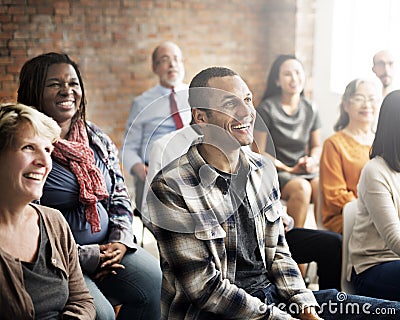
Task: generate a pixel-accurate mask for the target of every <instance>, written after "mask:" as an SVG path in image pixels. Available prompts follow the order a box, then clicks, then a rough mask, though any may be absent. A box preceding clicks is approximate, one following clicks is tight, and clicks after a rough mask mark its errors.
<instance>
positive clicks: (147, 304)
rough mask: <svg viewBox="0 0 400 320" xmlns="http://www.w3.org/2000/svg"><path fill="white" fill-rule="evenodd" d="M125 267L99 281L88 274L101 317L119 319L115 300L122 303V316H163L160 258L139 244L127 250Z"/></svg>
mask: <svg viewBox="0 0 400 320" xmlns="http://www.w3.org/2000/svg"><path fill="white" fill-rule="evenodd" d="M121 264H123V265H124V266H125V269H124V270H118V271H117V274H116V275H110V276H109V277H107V278H105V279H103V280H101V281H96V280H92V279H91V278H89V277H88V276H87V275H85V276H84V277H85V282H86V284H87V286H88V288H89V291H90V294H91V295H92V296H93V298H94V304H95V307H96V319H97V320H109V319H115V314H114V310H113V308H112V305H111V303H110V301H108V299H107V298H106V297H108V298H109V299H110V300H112V301H117V302H118V304H122V307H121V309H120V311H119V314H118V319H149V320H151V319H154V320H159V319H160V318H161V308H160V296H161V269H160V266H159V261H158V260H157V259H156V258H155V257H154V256H153V255H152V254H150V253H149V252H147V251H146V250H144V249H143V248H141V247H138V249H137V251H135V252H127V253H126V254H125V256H124V258H123V259H122V261H121Z"/></svg>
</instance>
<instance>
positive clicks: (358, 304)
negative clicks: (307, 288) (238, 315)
mask: <svg viewBox="0 0 400 320" xmlns="http://www.w3.org/2000/svg"><path fill="white" fill-rule="evenodd" d="M260 291H261V290H259V291H258V292H257V293H256V294H254V296H256V297H258V298H260V296H259V294H260ZM262 291H263V294H264V297H265V303H266V304H268V305H271V304H274V305H275V306H277V307H279V309H281V310H285V311H286V312H288V313H290V314H292V315H293V316H296V314H298V313H299V312H301V310H300V308H299V307H298V306H297V305H295V304H286V303H285V302H284V301H282V300H281V299H280V297H279V295H278V291H277V288H276V287H275V286H274V285H272V284H270V285H268V286H267V287H266V288H264V289H262ZM313 294H314V296H315V299H316V300H317V302H318V304H319V306H320V308H319V309H317V311H318V314H319V316H320V317H321V318H323V319H325V320H329V319H332V320H336V319H338V320H347V319H349V320H350V319H352V320H353V319H400V303H399V302H396V301H389V300H382V299H376V298H368V297H364V296H357V295H347V294H346V293H344V292H339V291H337V290H336V289H326V290H320V291H314V292H313Z"/></svg>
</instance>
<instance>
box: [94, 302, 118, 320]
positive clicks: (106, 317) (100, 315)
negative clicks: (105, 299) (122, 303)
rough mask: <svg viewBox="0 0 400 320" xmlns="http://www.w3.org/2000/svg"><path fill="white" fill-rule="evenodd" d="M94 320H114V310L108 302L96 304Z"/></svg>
mask: <svg viewBox="0 0 400 320" xmlns="http://www.w3.org/2000/svg"><path fill="white" fill-rule="evenodd" d="M95 307H96V320H114V319H115V311H114V308H113V307H112V305H111V304H110V303H104V304H96V305H95Z"/></svg>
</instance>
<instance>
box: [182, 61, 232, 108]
mask: <svg viewBox="0 0 400 320" xmlns="http://www.w3.org/2000/svg"><path fill="white" fill-rule="evenodd" d="M233 76H238V73H236V72H235V71H233V70H231V69H229V68H225V67H210V68H207V69H204V70H202V71H200V72H199V73H198V74H196V75H195V76H194V78H193V79H192V81H191V82H190V85H189V105H190V107H191V108H197V109H205V108H207V107H208V99H207V98H208V97H209V90H207V89H205V90H201V89H196V88H209V87H210V86H209V84H208V82H209V80H210V79H212V78H223V77H233Z"/></svg>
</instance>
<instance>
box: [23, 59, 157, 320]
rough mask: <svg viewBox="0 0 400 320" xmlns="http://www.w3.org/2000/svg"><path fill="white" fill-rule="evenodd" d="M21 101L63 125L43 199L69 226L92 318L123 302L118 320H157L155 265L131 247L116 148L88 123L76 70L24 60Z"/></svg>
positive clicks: (62, 62) (68, 63)
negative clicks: (93, 312)
mask: <svg viewBox="0 0 400 320" xmlns="http://www.w3.org/2000/svg"><path fill="white" fill-rule="evenodd" d="M18 102H20V103H24V104H27V105H31V106H34V107H36V108H37V109H38V110H39V111H41V112H43V113H44V114H46V115H48V116H50V117H52V118H53V119H54V120H56V122H57V123H58V125H59V126H60V127H61V138H62V139H60V140H59V141H58V142H57V143H56V144H55V145H54V152H53V154H52V157H53V169H52V170H51V172H50V174H49V177H48V179H47V181H46V184H45V186H44V190H43V196H42V198H41V200H40V201H41V204H43V205H46V206H49V207H53V208H56V209H58V210H60V211H61V212H62V214H63V215H64V217H65V218H66V220H67V221H68V223H69V225H70V227H71V230H72V233H73V235H74V238H75V241H76V242H77V243H78V244H79V261H80V264H81V267H82V270H83V272H84V277H85V281H86V284H87V286H88V288H89V291H90V293H91V295H92V296H93V297H94V303H95V306H96V312H97V317H96V319H101V320H103V319H114V318H115V314H114V310H113V308H112V305H111V303H110V301H109V300H112V301H113V302H114V301H117V302H118V304H122V308H121V309H120V311H119V314H118V319H159V318H160V291H161V271H160V268H159V262H158V260H157V259H156V258H155V257H154V256H152V255H151V254H150V253H148V252H147V251H145V250H144V249H142V248H141V247H140V246H138V245H137V244H136V242H135V237H134V235H133V232H132V217H133V213H132V207H131V202H130V199H129V196H128V193H127V188H126V185H125V183H124V180H123V177H122V173H121V169H120V165H119V160H118V154H117V148H116V146H115V145H114V143H113V142H112V141H111V140H110V138H109V137H108V136H107V135H106V134H105V133H104V132H103V131H102V130H101V129H100V128H99V127H97V126H95V125H94V124H92V123H90V122H88V121H86V119H85V113H86V99H85V90H84V87H83V82H82V77H81V74H80V71H79V69H78V66H77V64H76V63H75V62H74V61H72V60H71V59H70V58H69V57H68V55H66V54H60V53H54V52H50V53H46V54H42V55H39V56H37V57H35V58H33V59H31V60H29V61H27V62H26V63H25V64H24V65H23V67H22V69H21V73H20V84H19V88H18Z"/></svg>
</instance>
